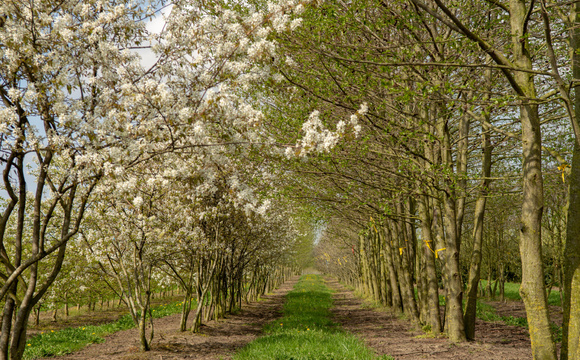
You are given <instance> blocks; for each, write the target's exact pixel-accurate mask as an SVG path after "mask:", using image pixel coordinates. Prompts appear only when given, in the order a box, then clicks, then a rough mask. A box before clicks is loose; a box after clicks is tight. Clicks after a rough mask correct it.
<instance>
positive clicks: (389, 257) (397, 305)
mask: <svg viewBox="0 0 580 360" xmlns="http://www.w3.org/2000/svg"><path fill="white" fill-rule="evenodd" d="M383 231H384V235H385V240H384V244H385V245H386V246H385V252H386V256H385V258H386V259H385V260H386V261H387V268H388V270H389V271H388V272H389V280H390V282H391V291H392V293H393V308H394V309H395V310H396V311H403V302H402V299H401V292H400V289H399V283H398V281H397V272H396V270H395V266H394V265H393V247H392V245H391V239H392V238H391V236H390V234H389V230H388V228H387V227H385V228H384V230H383Z"/></svg>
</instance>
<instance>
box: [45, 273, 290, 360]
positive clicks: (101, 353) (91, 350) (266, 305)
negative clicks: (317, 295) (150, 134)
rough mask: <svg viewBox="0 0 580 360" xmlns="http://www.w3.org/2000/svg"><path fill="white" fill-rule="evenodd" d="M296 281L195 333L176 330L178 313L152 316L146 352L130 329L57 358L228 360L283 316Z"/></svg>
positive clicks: (134, 332)
mask: <svg viewBox="0 0 580 360" xmlns="http://www.w3.org/2000/svg"><path fill="white" fill-rule="evenodd" d="M297 280H298V278H295V279H292V280H290V281H287V282H286V283H284V284H283V285H282V286H281V287H280V288H279V289H277V290H275V291H273V292H272V294H268V295H265V296H262V299H261V300H260V301H259V302H254V303H251V304H247V305H244V306H243V309H242V310H241V311H240V312H238V313H237V314H232V315H228V316H227V317H226V318H225V319H221V320H219V321H217V322H216V321H209V322H206V323H205V324H204V326H202V328H201V331H200V333H198V334H192V333H190V332H180V331H179V330H178V329H179V320H180V315H179V314H176V315H171V316H167V317H164V318H160V319H155V320H154V326H155V328H154V329H155V337H154V339H153V343H152V346H151V347H152V350H151V351H148V352H146V353H143V352H141V351H139V341H138V330H137V329H131V330H125V331H119V332H117V333H114V334H112V335H109V336H107V337H106V338H105V342H104V343H101V344H91V345H89V346H87V347H86V348H84V349H82V350H80V351H77V352H75V353H73V354H69V355H65V356H61V357H57V359H59V360H81V359H83V360H84V359H91V360H92V359H99V360H101V359H102V360H105V359H107V360H178V359H179V360H181V359H199V360H210V359H212V360H213V359H231V355H232V354H233V353H234V352H235V351H236V350H238V349H239V348H241V347H243V346H244V345H246V344H247V343H249V342H251V341H252V340H254V339H255V338H256V337H258V336H259V335H260V334H261V333H262V328H263V327H264V325H266V324H267V323H269V322H270V321H272V320H274V319H276V318H278V317H281V316H282V307H283V305H284V296H285V295H286V293H288V292H289V291H290V290H292V287H293V286H294V284H295V283H296V282H297ZM190 321H193V320H190ZM190 325H191V324H190ZM48 359H55V358H47V360H48Z"/></svg>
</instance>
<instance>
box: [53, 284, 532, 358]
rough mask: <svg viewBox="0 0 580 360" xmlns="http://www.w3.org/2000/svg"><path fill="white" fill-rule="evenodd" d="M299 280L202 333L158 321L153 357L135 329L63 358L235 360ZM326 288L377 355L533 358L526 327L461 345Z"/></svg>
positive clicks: (495, 327)
mask: <svg viewBox="0 0 580 360" xmlns="http://www.w3.org/2000/svg"><path fill="white" fill-rule="evenodd" d="M296 281H297V279H293V280H292V281H288V282H287V283H285V284H284V285H283V286H281V287H280V288H279V289H278V290H276V291H275V292H273V293H272V294H270V295H267V296H265V297H264V298H263V300H262V301H260V302H257V303H252V304H249V305H245V306H244V308H243V310H242V311H241V312H239V313H238V314H235V315H229V316H228V317H227V318H226V319H224V320H220V321H219V322H217V323H216V322H213V321H212V322H208V323H207V324H206V326H204V327H203V328H202V331H201V333H200V334H196V335H192V334H191V333H189V332H185V333H181V332H179V331H177V330H176V329H177V327H178V324H179V315H173V316H169V317H166V318H162V319H156V320H155V339H154V341H153V345H152V348H153V350H152V351H150V352H148V353H141V352H139V350H138V342H137V330H136V329H132V330H127V331H121V332H118V333H115V334H113V335H110V336H108V337H107V338H106V342H104V343H102V344H93V345H90V346H88V347H86V348H85V349H83V350H81V351H79V352H76V353H74V354H70V355H67V356H62V357H59V358H58V359H59V360H80V359H103V360H104V359H115V360H142V359H143V360H145V359H147V360H170V359H172V360H173V359H201V360H210V359H230V358H231V355H232V354H233V353H234V352H235V351H236V350H237V349H239V348H241V347H243V346H244V345H246V344H247V343H249V342H250V341H252V340H253V339H255V338H256V337H258V336H260V334H261V329H262V327H263V326H264V325H265V324H266V323H268V322H270V321H272V320H274V319H276V318H278V317H280V316H281V315H282V312H281V310H282V306H283V304H284V295H286V293H287V292H288V291H290V290H291V289H292V287H293V286H294V284H295V283H296ZM327 285H328V286H329V287H330V288H331V289H333V290H335V293H334V298H335V307H334V308H333V310H332V312H333V314H334V317H335V318H334V320H335V321H336V322H338V323H340V324H342V326H343V328H344V329H346V330H348V331H350V332H352V333H354V334H357V335H358V336H360V337H361V338H363V339H365V342H366V343H367V345H368V346H370V347H371V348H373V349H375V351H376V352H377V354H381V355H382V354H389V355H391V356H393V357H394V358H395V359H397V360H398V359H482V360H483V359H485V360H494V359H498V360H499V359H502V360H520V359H530V358H531V351H530V342H529V336H528V334H527V331H526V330H525V329H523V328H521V327H515V326H508V325H505V324H503V323H486V322H483V321H478V322H477V324H476V336H477V337H478V340H477V341H475V342H467V343H463V344H457V345H456V344H452V343H450V342H449V341H448V340H447V339H445V338H429V337H426V336H425V334H424V333H423V332H422V331H420V330H416V329H412V328H411V326H410V324H409V323H408V322H407V321H405V320H402V319H399V318H397V316H395V315H393V314H391V313H389V312H387V311H384V310H378V309H373V308H371V307H369V306H366V305H365V304H364V303H363V302H362V301H361V300H360V299H358V298H356V297H355V296H354V294H353V293H352V291H350V290H348V289H346V288H345V287H343V286H342V285H341V284H339V283H338V282H337V281H336V280H333V279H327ZM506 306H507V305H506ZM504 308H505V306H504ZM513 310H516V309H513ZM510 315H513V316H517V314H510ZM53 359H54V358H53Z"/></svg>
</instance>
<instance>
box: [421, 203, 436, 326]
mask: <svg viewBox="0 0 580 360" xmlns="http://www.w3.org/2000/svg"><path fill="white" fill-rule="evenodd" d="M427 201H428V200H427V197H426V196H423V197H422V199H421V201H419V204H418V205H419V216H420V217H421V235H422V236H423V238H422V240H423V242H424V244H422V249H423V258H424V259H425V275H424V276H425V277H426V282H427V292H428V300H427V302H428V307H429V325H431V332H433V333H434V334H439V333H440V332H441V313H440V311H439V286H438V284H437V271H436V268H435V255H434V253H433V251H434V250H435V249H434V247H435V245H434V244H435V242H434V241H433V239H434V237H433V233H432V231H431V216H430V215H429V211H428V208H427ZM432 248H433V249H432Z"/></svg>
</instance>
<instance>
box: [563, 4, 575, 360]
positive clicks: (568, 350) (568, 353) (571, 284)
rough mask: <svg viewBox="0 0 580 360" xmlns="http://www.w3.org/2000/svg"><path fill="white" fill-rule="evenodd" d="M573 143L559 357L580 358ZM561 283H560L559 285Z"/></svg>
mask: <svg viewBox="0 0 580 360" xmlns="http://www.w3.org/2000/svg"><path fill="white" fill-rule="evenodd" d="M570 15H571V17H572V19H571V20H572V25H573V26H572V27H571V28H572V30H571V31H572V36H571V41H570V43H571V47H572V74H573V77H574V80H578V79H580V53H579V50H580V3H576V4H573V5H572V11H571V14H570ZM574 93H575V98H574V119H572V121H575V122H576V123H577V122H578V121H579V120H580V88H579V87H578V85H577V84H576V87H575V88H574ZM579 141H580V139H578V136H577V135H576V141H575V143H574V153H573V155H572V168H571V172H570V175H569V177H568V182H569V183H568V204H567V205H568V212H567V221H566V224H567V225H566V243H565V245H564V264H563V265H564V284H563V294H562V291H560V296H562V295H563V302H562V310H563V311H564V318H563V325H562V349H561V353H560V359H561V360H580V344H579V342H580V341H579V340H578V339H580V146H579V145H578V142H579ZM560 286H562V285H560Z"/></svg>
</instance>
